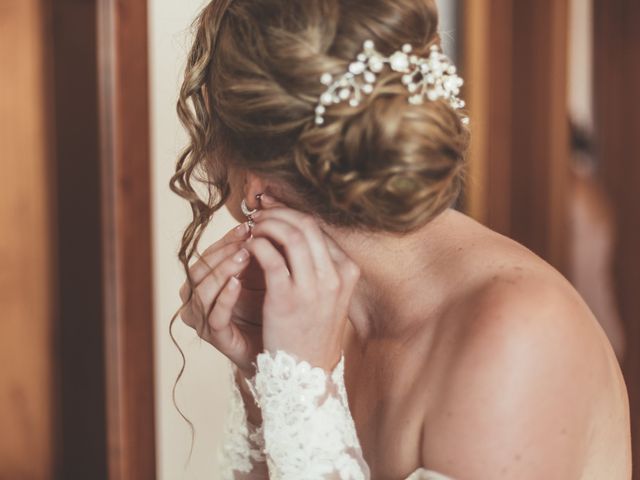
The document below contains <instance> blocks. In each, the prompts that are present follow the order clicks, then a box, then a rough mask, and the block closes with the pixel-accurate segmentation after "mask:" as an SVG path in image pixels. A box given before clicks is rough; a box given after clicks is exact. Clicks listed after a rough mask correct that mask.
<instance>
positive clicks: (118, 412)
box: [98, 0, 155, 480]
mask: <svg viewBox="0 0 640 480" xmlns="http://www.w3.org/2000/svg"><path fill="white" fill-rule="evenodd" d="M146 9H147V7H146V2H145V1H139V0H99V1H98V52H99V68H98V72H99V75H98V78H99V93H100V112H101V122H100V125H101V163H102V200H103V238H104V242H105V244H104V271H105V302H106V305H105V314H106V319H105V334H106V360H107V425H108V435H107V438H108V457H107V458H108V468H109V478H110V479H111V480H145V479H153V478H155V447H154V445H155V431H154V407H153V405H154V393H155V392H154V388H153V385H154V382H153V311H152V308H153V307H152V284H151V282H152V280H151V279H152V276H151V258H152V252H151V206H150V202H151V198H150V158H149V157H150V153H149V148H150V147H149V99H148V96H149V92H148V66H147V56H148V53H147V10H146Z"/></svg>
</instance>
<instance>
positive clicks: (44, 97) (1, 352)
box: [0, 0, 57, 480]
mask: <svg viewBox="0 0 640 480" xmlns="http://www.w3.org/2000/svg"><path fill="white" fill-rule="evenodd" d="M45 7H46V6H45V5H44V4H42V3H41V2H40V1H38V0H0V66H1V67H0V169H1V171H2V188H0V264H1V265H2V267H1V268H0V307H1V308H2V335H1V336H0V389H1V390H0V425H1V426H2V434H1V435H0V478H6V479H12V480H21V479H38V480H39V479H43V480H44V479H48V478H51V477H52V475H53V471H54V454H55V452H54V437H55V431H56V422H55V406H56V404H57V402H56V396H55V369H54V368H53V364H54V362H53V358H54V357H53V355H54V337H53V332H54V324H55V311H56V305H55V281H54V277H55V269H56V265H55V262H54V260H53V259H54V255H53V252H54V251H55V242H54V240H53V239H54V235H53V232H54V229H55V223H54V221H53V218H54V217H55V210H54V207H53V205H54V203H53V201H52V200H53V197H54V191H53V188H54V183H53V181H52V180H53V178H54V176H53V174H54V173H55V172H54V171H53V169H52V168H51V161H50V160H51V158H50V154H49V147H50V143H51V141H50V140H51V139H50V136H49V135H48V133H47V132H48V126H49V124H50V122H49V112H50V105H49V102H48V98H49V97H50V95H49V94H50V90H49V87H48V86H49V84H50V71H49V63H48V61H47V58H48V57H47V55H48V53H49V51H48V49H46V48H45V45H46V44H48V43H49V42H47V41H46V40H48V38H49V31H48V29H47V28H46V25H47V18H48V10H47V8H45Z"/></svg>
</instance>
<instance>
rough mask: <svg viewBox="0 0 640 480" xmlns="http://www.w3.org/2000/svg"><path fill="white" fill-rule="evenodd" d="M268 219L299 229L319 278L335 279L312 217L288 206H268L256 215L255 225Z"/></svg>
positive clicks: (320, 233)
mask: <svg viewBox="0 0 640 480" xmlns="http://www.w3.org/2000/svg"><path fill="white" fill-rule="evenodd" d="M270 219H278V220H281V221H284V222H287V223H289V224H290V225H291V226H293V227H295V228H297V229H298V230H300V231H301V232H302V233H303V235H304V236H305V238H306V240H307V244H308V245H309V250H310V253H311V256H312V259H313V263H314V265H315V268H316V271H317V272H318V278H319V280H321V281H322V282H326V283H332V282H334V281H335V279H336V271H335V268H334V267H333V265H332V262H331V256H330V255H329V253H328V251H327V244H326V242H325V238H324V237H325V235H324V233H323V232H322V230H321V229H320V227H319V226H318V224H317V223H316V221H315V220H314V218H313V217H311V216H310V215H307V214H304V213H302V212H298V211H297V210H293V209H290V208H269V209H266V210H261V211H260V213H259V215H257V216H256V227H257V226H258V225H260V224H261V223H263V222H266V221H267V220H270ZM254 230H255V227H254Z"/></svg>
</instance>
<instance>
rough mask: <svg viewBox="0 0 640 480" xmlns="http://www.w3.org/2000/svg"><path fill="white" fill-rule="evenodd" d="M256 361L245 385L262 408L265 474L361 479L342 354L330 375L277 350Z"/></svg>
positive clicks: (363, 472)
mask: <svg viewBox="0 0 640 480" xmlns="http://www.w3.org/2000/svg"><path fill="white" fill-rule="evenodd" d="M256 360H257V370H256V372H257V373H256V375H255V377H254V378H252V379H251V380H247V383H248V384H249V386H250V388H251V391H252V392H253V395H254V397H255V399H256V403H257V404H258V406H259V407H260V409H261V410H262V418H263V432H264V441H265V453H266V455H267V463H268V465H269V476H270V478H272V479H282V480H293V479H296V480H304V479H315V480H322V479H336V480H365V479H367V478H368V477H369V471H368V467H367V465H366V463H365V462H364V460H363V458H362V452H361V450H360V443H359V442H358V438H357V435H356V432H355V427H354V424H353V419H352V418H351V414H350V413H349V407H348V404H345V400H346V392H345V391H344V390H343V388H344V379H343V372H344V356H342V357H341V359H340V361H339V362H338V365H337V366H336V367H335V368H334V370H333V372H331V374H327V372H325V371H324V370H323V369H322V368H318V367H312V366H311V365H310V364H309V363H308V362H306V361H298V360H297V359H295V358H294V357H293V356H292V355H290V354H288V353H286V352H284V351H282V350H278V351H276V353H275V354H272V353H270V352H263V353H261V354H259V355H258V357H257V359H256ZM341 385H342V387H341Z"/></svg>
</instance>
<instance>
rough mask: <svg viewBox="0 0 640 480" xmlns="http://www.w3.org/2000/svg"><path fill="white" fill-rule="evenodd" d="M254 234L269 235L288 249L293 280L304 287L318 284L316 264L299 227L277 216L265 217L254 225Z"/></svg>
mask: <svg viewBox="0 0 640 480" xmlns="http://www.w3.org/2000/svg"><path fill="white" fill-rule="evenodd" d="M253 236H254V238H255V237H268V238H270V239H272V240H275V241H276V242H277V243H279V244H280V245H282V246H283V247H284V249H285V251H286V254H287V258H288V260H289V266H290V269H291V275H292V277H293V281H294V282H295V283H296V284H297V285H300V286H301V287H303V288H313V286H314V285H315V284H316V275H315V265H314V262H313V258H312V257H311V251H310V248H309V244H308V242H307V238H306V236H305V234H304V233H303V232H302V231H301V230H300V229H299V228H297V227H295V226H293V225H291V224H290V223H288V222H285V221H282V220H279V219H277V218H263V219H262V220H261V221H260V222H258V223H256V226H255V227H253Z"/></svg>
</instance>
